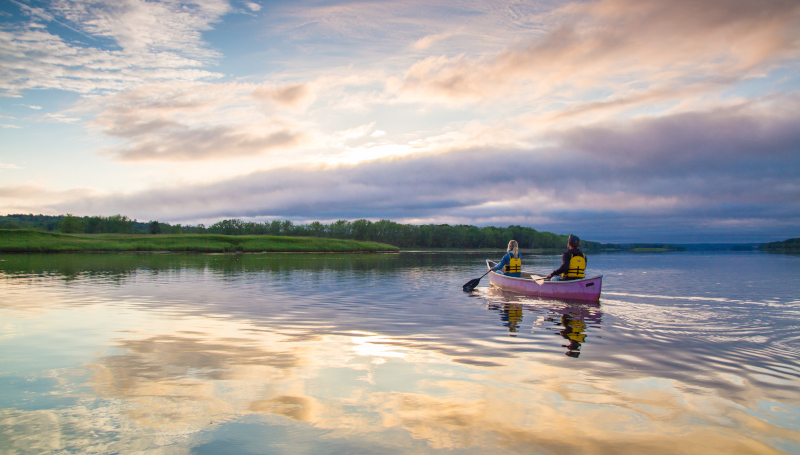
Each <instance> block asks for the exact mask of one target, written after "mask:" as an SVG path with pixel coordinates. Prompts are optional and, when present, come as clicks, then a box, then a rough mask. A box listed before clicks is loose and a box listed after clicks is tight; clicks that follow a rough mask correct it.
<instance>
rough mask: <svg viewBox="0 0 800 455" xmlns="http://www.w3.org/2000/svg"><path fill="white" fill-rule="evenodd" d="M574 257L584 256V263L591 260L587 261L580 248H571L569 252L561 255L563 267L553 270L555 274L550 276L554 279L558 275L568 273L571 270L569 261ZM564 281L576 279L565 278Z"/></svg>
mask: <svg viewBox="0 0 800 455" xmlns="http://www.w3.org/2000/svg"><path fill="white" fill-rule="evenodd" d="M573 255H582V256H583V259H584V261H585V262H586V263H588V262H589V260H588V259H586V255H585V254H583V251H581V249H580V248H570V249H568V250H567V252H566V253H564V254H562V255H561V267H559V268H557V269H555V270H553V273H551V274H550V276H551V277H554V276H556V275H561V274H562V273H567V271H568V270H569V261H571V260H572V256H573ZM564 279H565V280H574V279H575V278H564Z"/></svg>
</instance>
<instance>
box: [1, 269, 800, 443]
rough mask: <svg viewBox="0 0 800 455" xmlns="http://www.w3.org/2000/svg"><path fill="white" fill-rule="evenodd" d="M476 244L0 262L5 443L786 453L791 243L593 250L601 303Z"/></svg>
mask: <svg viewBox="0 0 800 455" xmlns="http://www.w3.org/2000/svg"><path fill="white" fill-rule="evenodd" d="M483 259H484V258H482V257H480V256H476V255H468V254H458V255H453V254H422V253H402V254H391V255H366V256H356V255H296V256H292V255H181V254H174V255H158V254H152V255H136V254H117V255H18V256H14V255H4V256H0V302H2V303H1V306H0V427H2V431H0V447H2V448H3V450H4V451H6V452H7V453H61V452H64V453H67V452H69V453H74V452H98V453H113V452H121V453H132V452H137V453H176V454H178V453H198V454H208V453H240V454H253V453H287V454H288V453H314V454H318V453H413V454H416V453H437V452H448V453H453V452H456V453H605V452H608V453H636V454H640V453H665V454H666V453H704V454H706V453H800V437H798V430H800V394H798V392H797V391H798V389H799V388H800V387H799V386H800V330H799V327H800V322H799V321H800V318H798V316H800V308H799V307H798V302H797V295H800V283H799V282H798V280H797V279H796V278H795V277H796V276H797V275H798V272H800V258H798V257H796V256H781V255H766V254H759V253H742V254H733V253H714V254H705V255H703V254H692V253H679V254H640V255H636V254H616V255H613V254H612V255H596V256H592V257H591V262H590V264H591V267H593V272H597V273H600V274H603V275H605V276H606V279H605V281H604V283H603V290H604V294H603V297H602V298H601V300H600V302H599V303H587V302H581V301H557V300H548V299H543V298H538V297H532V296H524V295H520V294H512V293H508V292H504V291H501V290H499V289H496V288H490V287H487V286H486V285H487V284H488V282H482V286H480V287H478V288H477V289H476V290H475V291H474V292H473V293H471V294H467V293H464V292H462V291H461V289H460V287H461V285H462V284H463V283H464V282H466V281H468V280H469V279H471V278H476V277H478V276H480V274H482V273H483V270H482V267H483V268H485V265H483V264H484V263H483ZM712 260H713V262H714V263H715V264H722V265H718V266H717V267H715V268H713V269H709V268H707V267H706V264H707V263H708V262H709V261H712ZM557 262H558V258H557V257H554V256H531V257H527V258H525V261H524V264H525V268H530V269H531V270H547V269H552V268H554V267H555V266H556V265H557V264H556V263H557ZM641 272H647V273H641ZM741 276H745V277H747V278H746V280H744V281H742V280H740V279H739V277H741ZM718 283H719V284H718ZM760 295H765V296H766V297H759V296H760Z"/></svg>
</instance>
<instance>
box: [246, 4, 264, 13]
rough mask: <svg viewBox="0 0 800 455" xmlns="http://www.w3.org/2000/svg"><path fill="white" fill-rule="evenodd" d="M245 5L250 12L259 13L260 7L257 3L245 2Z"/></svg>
mask: <svg viewBox="0 0 800 455" xmlns="http://www.w3.org/2000/svg"><path fill="white" fill-rule="evenodd" d="M245 5H246V6H247V7H248V8H249V9H250V11H253V12H255V11H261V5H259V4H258V3H253V2H247V3H246V4H245Z"/></svg>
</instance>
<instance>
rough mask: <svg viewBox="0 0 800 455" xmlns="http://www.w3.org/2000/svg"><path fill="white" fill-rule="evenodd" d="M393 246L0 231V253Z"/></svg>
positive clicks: (257, 237)
mask: <svg viewBox="0 0 800 455" xmlns="http://www.w3.org/2000/svg"><path fill="white" fill-rule="evenodd" d="M397 250H398V248H397V247H394V246H392V245H387V244H384V243H377V242H359V241H355V240H343V239H330V238H316V237H283V236H271V235H221V234H163V235H141V234H57V233H51V232H40V231H26V230H10V229H0V252H6V253H59V252H77V251H187V252H188V251H195V252H203V253H225V252H237V251H238V252H253V253H256V252H298V253H300V252H331V253H333V252H350V251H364V252H368V251H397Z"/></svg>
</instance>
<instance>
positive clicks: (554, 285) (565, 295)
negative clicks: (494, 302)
mask: <svg viewBox="0 0 800 455" xmlns="http://www.w3.org/2000/svg"><path fill="white" fill-rule="evenodd" d="M486 264H487V266H488V267H489V268H491V267H493V266H494V265H495V263H494V262H492V261H486ZM488 276H489V282H490V283H492V285H494V286H496V287H498V288H500V289H504V290H507V291H513V292H520V293H523V294H530V295H538V296H542V297H552V298H555V299H574V300H590V301H597V300H599V299H600V291H601V288H602V287H603V276H602V275H598V276H594V277H591V278H584V279H582V280H573V281H545V282H543V283H542V284H539V283H537V282H536V281H534V280H533V279H534V278H543V277H541V276H538V275H534V274H532V273H529V272H522V278H514V277H510V276H505V275H501V274H499V273H495V272H489V275H488Z"/></svg>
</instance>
